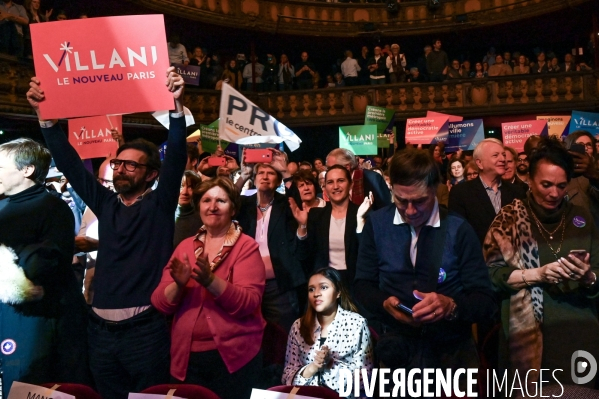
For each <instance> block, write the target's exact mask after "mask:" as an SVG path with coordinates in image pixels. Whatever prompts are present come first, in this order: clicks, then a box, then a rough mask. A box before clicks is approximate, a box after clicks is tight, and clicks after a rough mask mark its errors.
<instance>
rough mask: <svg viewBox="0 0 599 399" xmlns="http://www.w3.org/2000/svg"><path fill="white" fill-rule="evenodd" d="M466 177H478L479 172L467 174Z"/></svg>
mask: <svg viewBox="0 0 599 399" xmlns="http://www.w3.org/2000/svg"><path fill="white" fill-rule="evenodd" d="M466 176H468V177H477V176H478V172H472V173H466Z"/></svg>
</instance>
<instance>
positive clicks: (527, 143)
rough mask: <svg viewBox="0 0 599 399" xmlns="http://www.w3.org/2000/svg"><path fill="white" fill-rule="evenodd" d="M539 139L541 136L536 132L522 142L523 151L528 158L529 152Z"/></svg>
mask: <svg viewBox="0 0 599 399" xmlns="http://www.w3.org/2000/svg"><path fill="white" fill-rule="evenodd" d="M540 140H541V136H539V135H537V134H533V135H532V136H530V137H529V138H527V139H526V141H525V142H524V153H525V154H526V155H527V156H528V157H529V158H530V153H531V152H532V151H533V150H534V149H535V148H536V147H537V145H538V144H539V141H540Z"/></svg>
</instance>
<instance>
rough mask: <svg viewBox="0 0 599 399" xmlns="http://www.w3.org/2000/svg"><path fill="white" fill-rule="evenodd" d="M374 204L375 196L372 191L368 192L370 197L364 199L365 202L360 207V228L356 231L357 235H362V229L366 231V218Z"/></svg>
mask: <svg viewBox="0 0 599 399" xmlns="http://www.w3.org/2000/svg"><path fill="white" fill-rule="evenodd" d="M372 204H374V196H373V195H372V191H370V192H368V195H367V196H366V197H365V198H364V201H363V202H362V204H360V207H359V208H358V215H357V218H358V227H357V229H356V232H357V233H361V232H362V229H364V225H365V224H366V221H365V220H364V216H365V215H366V213H367V212H368V210H369V209H370V207H371V206H372Z"/></svg>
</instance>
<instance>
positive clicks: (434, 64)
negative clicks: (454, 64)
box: [426, 40, 449, 82]
mask: <svg viewBox="0 0 599 399" xmlns="http://www.w3.org/2000/svg"><path fill="white" fill-rule="evenodd" d="M426 69H427V71H428V79H429V81H431V82H443V81H444V80H445V78H446V76H447V71H448V69H449V59H448V58H447V53H446V52H445V51H443V50H441V40H436V41H435V44H434V46H433V51H431V52H430V53H429V54H428V55H427V56H426Z"/></svg>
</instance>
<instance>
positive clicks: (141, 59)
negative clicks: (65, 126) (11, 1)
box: [31, 15, 174, 119]
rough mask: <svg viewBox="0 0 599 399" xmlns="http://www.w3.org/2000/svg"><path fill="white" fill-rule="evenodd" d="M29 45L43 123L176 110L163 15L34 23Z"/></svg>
mask: <svg viewBox="0 0 599 399" xmlns="http://www.w3.org/2000/svg"><path fill="white" fill-rule="evenodd" d="M31 40H32V44H33V61H34V63H35V73H36V76H37V78H38V79H39V80H40V82H41V88H42V90H44V93H45V95H46V100H45V101H43V102H42V103H41V104H40V112H41V116H42V118H43V119H57V118H74V117H82V116H95V115H107V114H127V113H133V112H146V111H157V110H168V109H173V108H174V103H173V97H172V95H171V94H170V93H169V92H168V90H167V89H166V87H165V85H164V82H165V80H166V75H165V74H166V69H167V68H168V66H169V59H168V51H167V48H166V35H165V31H164V18H163V16H162V15H132V16H120V17H106V18H86V19H77V20H68V21H57V22H47V23H43V24H32V25H31Z"/></svg>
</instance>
